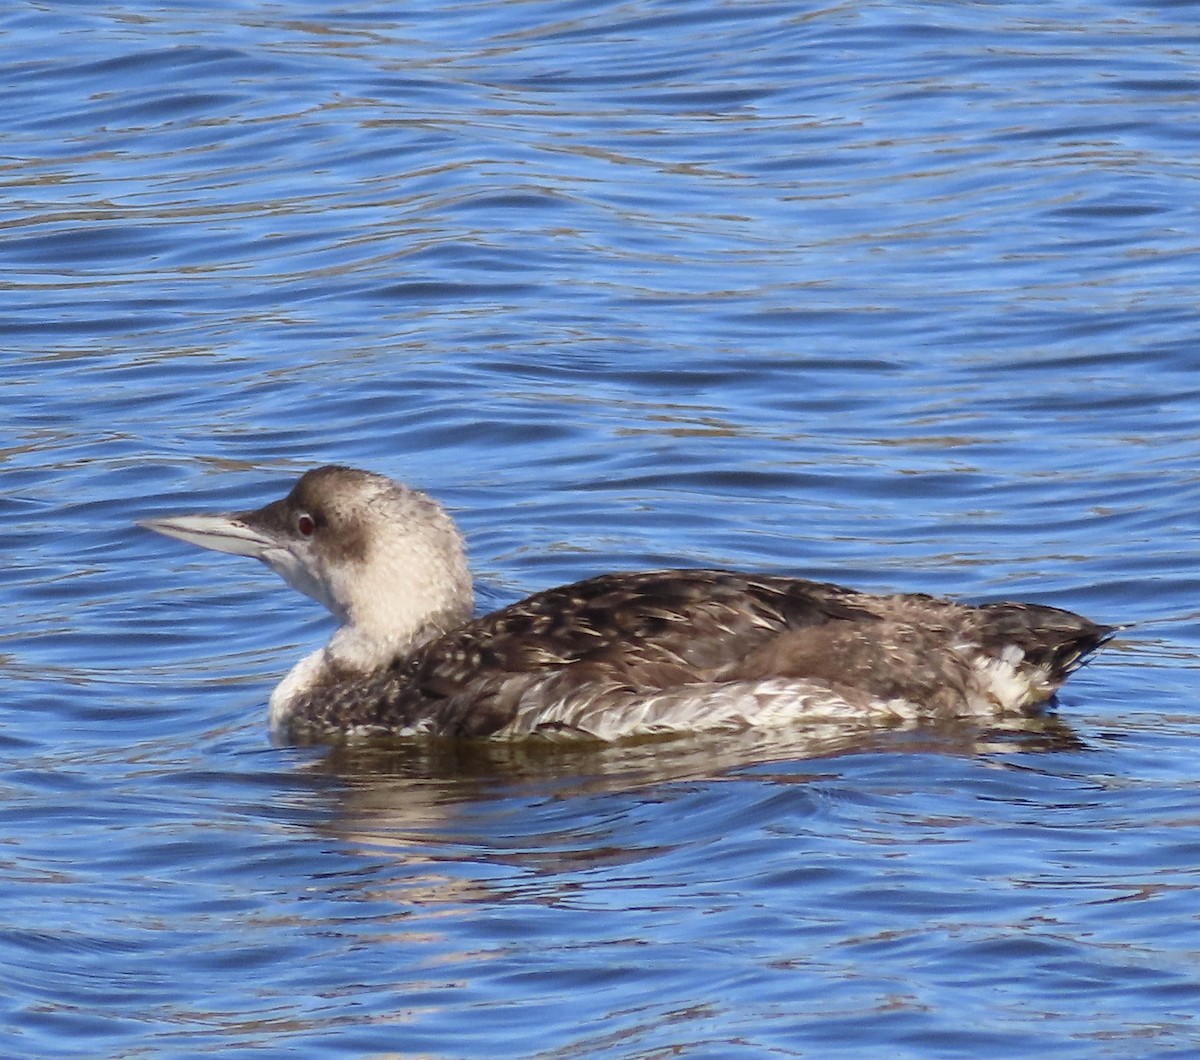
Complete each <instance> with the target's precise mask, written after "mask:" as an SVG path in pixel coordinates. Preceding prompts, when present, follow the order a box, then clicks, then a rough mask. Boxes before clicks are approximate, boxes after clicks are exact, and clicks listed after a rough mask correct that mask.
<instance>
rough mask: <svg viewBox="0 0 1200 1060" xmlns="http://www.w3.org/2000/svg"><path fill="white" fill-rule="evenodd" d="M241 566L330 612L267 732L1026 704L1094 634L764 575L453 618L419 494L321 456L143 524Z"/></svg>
mask: <svg viewBox="0 0 1200 1060" xmlns="http://www.w3.org/2000/svg"><path fill="white" fill-rule="evenodd" d="M141 525H142V526H144V527H146V528H148V529H150V530H155V531H157V532H158V533H161V534H166V535H168V536H170V537H175V538H179V539H180V540H182V541H186V542H188V543H190V544H193V545H198V546H200V547H201V548H209V549H215V550H216V551H218V552H228V553H232V554H233V555H238V556H252V557H253V558H255V559H258V560H261V561H262V562H264V563H265V564H266V565H267V566H268V567H270V568H271V569H272V570H273V571H275V573H277V574H279V575H280V576H281V577H282V578H283V579H284V581H286V582H287V583H288V584H289V585H291V586H293V587H294V588H296V589H299V590H300V592H302V593H305V594H306V595H308V596H311V597H312V598H313V599H314V600H316V601H318V602H319V603H321V604H323V605H324V606H325V607H326V608H328V609H329V610H330V611H331V612H332V613H333V614H334V616H335V617H336V618H337V619H338V622H339V626H338V629H337V630H336V632H335V633H334V634H333V636H332V638H331V639H330V641H329V643H328V644H327V645H326V646H325V647H323V648H321V649H319V650H318V651H315V652H313V653H312V654H311V655H308V656H307V657H305V658H304V659H302V660H301V661H300V662H299V663H297V664H296V665H295V666H294V667H293V668H292V670H291V671H290V672H289V673H288V674H287V676H286V677H284V679H283V681H282V682H281V683H280V684H279V686H278V687H277V688H276V689H275V690H274V692H273V693H272V694H271V698H270V702H269V720H270V725H271V728H272V731H273V732H274V733H275V734H276V735H277V736H282V737H284V738H291V739H295V740H314V739H315V740H318V741H329V740H335V741H336V740H339V739H342V738H345V737H349V736H356V735H369V734H389V735H398V736H406V735H416V734H422V733H429V734H440V735H446V736H455V737H498V738H517V737H523V736H527V735H530V734H534V733H541V734H546V735H551V734H558V733H563V734H579V735H584V736H591V737H595V738H599V739H603V740H613V739H619V738H622V737H626V736H634V735H639V734H654V733H666V732H676V731H678V732H683V731H693V732H694V731H700V730H711V729H733V728H744V727H749V726H766V725H780V724H786V723H788V722H802V721H804V720H805V719H809V718H811V719H814V720H830V719H834V720H841V719H847V720H852V719H860V720H876V719H877V720H879V721H880V722H881V723H886V722H888V721H889V720H892V721H896V722H902V721H906V722H912V721H917V720H920V719H922V718H953V717H963V718H979V719H985V718H995V717H997V716H1005V715H1010V716H1011V715H1021V714H1029V713H1032V712H1034V711H1035V710H1036V708H1038V707H1039V706H1040V705H1041V704H1044V703H1045V702H1046V701H1047V700H1048V699H1050V698H1051V697H1052V696H1053V695H1054V692H1055V691H1056V690H1057V689H1058V687H1059V686H1060V685H1061V684H1062V683H1063V681H1065V680H1066V678H1067V677H1068V675H1069V674H1071V673H1072V672H1073V671H1074V670H1075V669H1077V668H1078V667H1079V666H1080V665H1082V663H1083V662H1084V661H1085V660H1086V658H1087V657H1088V655H1089V654H1090V653H1091V652H1093V651H1094V650H1095V649H1096V648H1098V647H1099V646H1100V645H1101V644H1103V643H1104V642H1105V641H1106V640H1107V639H1108V638H1109V637H1111V636H1112V635H1113V633H1114V632H1115V628H1114V627H1110V626H1101V625H1097V624H1096V623H1094V622H1090V621H1088V620H1087V619H1086V618H1082V617H1080V616H1079V615H1076V614H1072V613H1071V612H1069V611H1063V610H1059V609H1058V608H1054V607H1045V606H1041V605H1038V604H1026V603H991V604H981V605H974V606H972V605H966V604H960V603H955V602H952V601H949V600H943V599H937V598H935V597H931V596H925V595H920V594H908V593H904V594H896V595H890V596H876V595H871V594H868V593H863V592H857V591H855V590H853V589H847V588H843V587H841V586H838V585H831V584H824V583H820V582H811V581H804V580H801V579H799V578H791V577H781V576H777V575H769V574H740V573H736V572H734V571H729V570H657V571H644V572H639V573H618V574H603V575H600V576H599V577H594V578H589V579H587V580H585V581H580V582H576V583H574V584H573V585H565V586H561V587H559V588H556V589H547V590H545V591H543V592H538V593H534V594H533V595H532V596H530V597H527V598H526V599H525V600H522V601H520V602H519V603H515V604H512V605H511V606H509V607H505V608H502V609H501V610H499V611H496V612H494V613H492V614H489V615H485V616H484V617H482V618H472V606H473V604H472V587H471V575H470V572H469V571H468V568H467V562H466V556H465V553H464V548H463V541H462V538H461V536H460V535H459V532H458V530H457V529H456V527H455V525H454V523H453V522H452V521H451V519H450V517H449V515H447V513H446V511H445V510H444V509H443V508H442V507H441V506H440V505H439V504H437V503H436V502H435V501H434V500H432V499H431V498H430V497H428V496H426V495H425V494H424V493H420V492H418V491H416V490H413V489H409V488H407V487H405V486H402V485H400V484H398V483H396V482H393V481H392V480H391V479H388V478H385V477H384V476H382V475H377V474H373V473H371V472H368V471H358V470H355V469H353V468H348V467H338V466H327V467H320V468H316V469H315V470H312V471H309V472H307V473H306V474H304V475H303V476H302V477H301V478H300V479H299V481H298V482H297V483H296V485H295V486H294V488H293V489H292V491H291V492H290V493H289V494H288V495H287V496H286V497H284V498H283V499H281V500H277V501H275V502H273V503H271V504H268V505H266V506H265V507H263V508H259V509H258V510H256V511H251V512H244V513H239V514H232V515H190V516H180V517H177V518H170V519H146V520H143V521H142V522H141Z"/></svg>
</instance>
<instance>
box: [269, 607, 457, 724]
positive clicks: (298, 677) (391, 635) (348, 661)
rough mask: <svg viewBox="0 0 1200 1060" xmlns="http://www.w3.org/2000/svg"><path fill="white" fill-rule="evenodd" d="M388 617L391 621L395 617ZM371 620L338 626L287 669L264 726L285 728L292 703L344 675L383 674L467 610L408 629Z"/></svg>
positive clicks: (447, 613) (428, 618)
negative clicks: (321, 644) (327, 640)
mask: <svg viewBox="0 0 1200 1060" xmlns="http://www.w3.org/2000/svg"><path fill="white" fill-rule="evenodd" d="M388 614H389V615H391V617H392V619H395V617H396V616H395V615H394V613H392V612H388ZM373 617H374V618H375V619H377V621H375V622H372V623H370V624H359V623H354V622H349V621H348V622H346V623H345V624H344V625H341V626H339V627H338V628H337V630H336V631H335V632H334V634H333V636H332V637H330V639H329V643H328V644H326V645H325V646H324V647H323V648H318V649H317V650H316V651H314V652H312V653H311V654H309V655H306V656H305V657H304V658H303V659H301V660H300V661H299V662H298V663H296V665H295V666H293V667H292V668H291V670H289V671H288V673H287V675H286V676H285V677H284V678H283V680H282V681H280V682H279V684H278V686H276V688H275V690H274V691H273V692H272V693H271V698H270V700H269V702H268V705H267V717H268V722H269V724H270V727H271V729H272V730H273V731H280V730H282V729H283V728H284V727H285V726H286V724H287V721H288V719H289V718H290V717H291V715H292V713H293V710H294V707H295V704H296V702H297V701H298V700H299V699H300V697H302V696H303V695H304V694H305V693H307V692H310V691H312V690H313V689H315V688H317V687H319V686H321V685H325V684H331V683H333V682H336V681H339V680H343V679H345V678H348V677H353V676H364V675H368V674H373V673H377V672H379V671H382V670H385V669H386V668H387V667H389V666H390V665H392V664H393V663H394V662H396V661H397V660H400V659H404V658H407V657H408V656H409V655H411V654H412V653H413V652H414V651H416V650H417V649H418V648H421V647H423V646H424V645H426V644H428V643H429V642H430V641H433V640H436V639H437V638H438V637H440V636H441V635H442V634H443V633H446V632H447V631H449V630H450V629H453V628H454V627H455V626H458V625H461V624H462V623H463V622H465V621H467V619H469V618H470V606H469V604H468V605H466V606H462V605H461V603H460V604H457V605H455V606H451V607H448V608H446V609H445V610H442V611H439V612H438V613H436V614H434V615H424V616H423V617H422V620H421V621H420V623H419V624H417V623H410V624H408V625H407V626H405V625H403V624H397V625H394V626H393V625H389V624H388V622H387V621H386V620H379V619H380V614H379V612H378V611H376V612H374V613H373Z"/></svg>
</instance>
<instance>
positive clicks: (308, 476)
mask: <svg viewBox="0 0 1200 1060" xmlns="http://www.w3.org/2000/svg"><path fill="white" fill-rule="evenodd" d="M140 525H141V526H144V527H145V528H146V529H148V530H154V531H156V532H157V533H160V534H166V535H167V536H168V537H174V538H178V539H179V540H180V541H186V542H188V543H189V544H192V545H197V546H199V547H200V548H208V549H214V550H215V551H217V552H228V553H230V554H232V555H235V556H250V557H252V558H254V559H257V560H261V561H262V562H263V563H265V564H266V565H267V566H268V567H270V568H271V569H272V570H273V571H274V572H275V573H276V574H278V575H279V576H280V577H281V578H283V580H284V581H286V582H287V583H288V584H289V585H291V586H292V587H293V588H295V589H298V590H299V591H300V592H302V593H304V594H305V595H307V596H311V597H312V598H313V599H314V600H316V601H318V602H319V603H321V604H323V605H324V606H325V607H326V608H328V609H329V610H330V611H331V612H332V613H333V614H334V615H335V616H336V617H337V619H338V621H339V622H340V623H341V624H342V629H340V630H339V631H338V635H336V636H335V638H334V641H333V642H331V645H330V647H331V648H333V649H337V647H338V645H339V643H340V645H341V648H342V651H341V652H340V653H339V654H342V655H344V656H346V658H345V660H344V661H346V662H348V663H354V664H356V665H359V666H368V665H373V664H378V663H379V662H381V661H383V659H384V658H386V656H387V655H389V654H391V653H394V652H397V651H400V652H403V651H409V650H411V649H412V648H414V647H416V646H417V645H419V644H421V643H424V642H425V641H428V640H430V639H432V638H433V637H435V636H438V635H439V634H441V633H443V632H445V631H446V630H448V629H452V628H453V627H455V626H457V625H459V624H461V623H462V622H465V621H466V620H467V619H468V618H470V616H471V607H472V602H471V601H472V592H471V576H470V573H469V572H468V569H467V562H466V556H465V554H464V550H463V542H462V537H461V536H460V535H459V532H458V530H457V529H456V528H455V526H454V523H453V521H452V520H451V519H450V516H449V515H448V514H447V513H446V511H445V510H444V509H443V508H442V507H441V506H440V505H439V504H438V503H437V502H436V501H434V500H432V499H431V498H430V497H428V496H426V495H425V494H424V493H421V492H419V491H417V490H413V489H409V488H407V487H405V486H402V485H400V484H399V483H397V482H393V481H392V480H391V479H389V478H385V477H384V476H383V475H376V474H373V473H371V472H369V471H358V470H355V469H354V468H348V467H338V466H327V467H319V468H316V469H314V470H312V471H308V472H306V473H305V474H304V475H303V476H301V478H300V479H299V481H298V482H297V483H296V485H295V486H294V487H293V488H292V491H291V492H290V493H289V494H288V495H287V496H286V497H284V498H282V499H281V500H277V501H274V502H272V503H271V504H268V505H266V506H265V507H262V508H258V509H256V510H254V511H250V512H239V513H236V514H227V515H184V516H176V517H173V518H168V519H144V520H141V521H140ZM355 656H357V657H358V658H357V659H355V658H354V657H355Z"/></svg>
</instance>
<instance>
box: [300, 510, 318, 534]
mask: <svg viewBox="0 0 1200 1060" xmlns="http://www.w3.org/2000/svg"><path fill="white" fill-rule="evenodd" d="M316 531H317V524H316V523H315V522H314V521H313V517H312V516H311V515H309V514H308V512H301V513H300V514H299V515H297V516H296V532H297V533H298V534H299V535H300V536H301V537H312V536H313V534H314V533H316Z"/></svg>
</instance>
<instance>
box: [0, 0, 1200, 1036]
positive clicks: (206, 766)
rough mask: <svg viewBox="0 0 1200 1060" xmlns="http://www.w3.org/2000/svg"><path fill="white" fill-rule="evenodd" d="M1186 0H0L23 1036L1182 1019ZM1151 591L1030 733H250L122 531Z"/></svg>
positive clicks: (1032, 1024)
mask: <svg viewBox="0 0 1200 1060" xmlns="http://www.w3.org/2000/svg"><path fill="white" fill-rule="evenodd" d="M1196 7H1197V5H1195V4H1194V3H1175V4H1171V5H1161V6H1153V5H1133V6H1130V5H1128V4H1116V3H1113V2H1094V3H1087V2H1068V3H1065V4H1058V5H1055V6H1053V7H1047V6H1046V5H1033V4H1026V3H1007V4H983V3H962V4H949V3H936V4H926V5H906V4H900V3H896V2H892V0H880V2H876V3H850V4H835V5H828V6H811V5H810V6H805V5H802V4H792V3H749V4H737V5H719V4H712V3H703V2H700V0H680V2H677V3H665V2H654V3H649V2H647V3H643V2H636V0H633V2H628V3H608V4H598V5H597V4H593V5H581V4H576V3H571V2H562V0H553V2H551V0H541V2H539V0H514V2H510V3H503V4H496V3H491V2H489V3H460V4H440V5H434V6H433V7H429V6H428V5H426V8H425V9H423V10H422V12H421V13H419V14H417V13H407V12H405V11H404V10H402V9H401V8H397V7H395V6H394V5H390V4H383V3H366V4H359V5H356V6H354V7H353V8H343V7H338V6H336V5H331V4H329V3H328V2H327V0H326V2H322V0H310V2H297V3H291V4H288V5H274V4H264V3H257V2H253V0H250V2H237V3H235V2H227V3H221V2H219V0H211V2H209V3H206V4H190V3H157V4H150V5H145V4H140V5H129V4H120V3H104V4H93V5H53V6H46V5H40V4H34V3H27V2H19V3H16V4H10V5H9V6H8V7H6V8H5V11H4V13H3V14H0V70H2V71H3V74H4V76H3V78H2V79H0V86H2V87H0V92H2V94H3V102H4V105H5V108H4V118H3V119H2V121H0V146H2V150H0V186H2V188H3V194H2V195H0V341H2V342H3V346H4V350H5V352H6V356H5V358H4V361H3V367H2V368H0V388H2V393H3V397H4V408H5V410H6V411H5V414H4V416H3V418H2V419H0V423H2V424H3V434H2V436H0V457H2V460H3V463H2V465H0V467H2V471H3V491H2V493H0V505H2V506H3V507H2V514H3V521H4V527H5V540H6V543H7V548H6V550H5V555H6V556H7V559H8V562H7V563H6V564H5V565H4V569H3V572H2V573H0V598H2V600H3V605H4V611H5V614H6V616H7V619H8V621H7V623H6V626H5V629H4V632H3V640H2V642H0V677H2V680H3V686H2V687H3V689H4V696H3V702H4V705H5V710H4V713H3V728H2V729H0V755H2V756H0V818H2V824H0V838H2V840H3V843H4V846H3V849H4V851H5V853H4V855H3V857H0V972H2V974H3V978H4V981H5V983H6V984H7V989H6V990H5V991H4V997H3V999H0V1014H2V1018H0V1048H2V1051H3V1052H4V1054H5V1055H8V1056H14V1057H16V1056H46V1055H55V1056H70V1055H78V1056H99V1055H111V1056H118V1055H119V1056H137V1055H199V1054H205V1053H216V1052H221V1053H223V1054H229V1055H232V1056H238V1055H249V1054H251V1053H256V1052H260V1051H270V1052H272V1053H281V1054H287V1053H296V1054H310V1053H313V1052H316V1051H320V1052H321V1053H322V1054H330V1055H334V1054H340V1055H347V1056H356V1057H357V1056H370V1055H383V1054H390V1055H406V1056H407V1055H415V1056H430V1057H443V1056H444V1057H454V1056H489V1057H492V1056H499V1055H506V1056H521V1057H530V1056H538V1057H554V1058H568V1057H592V1056H628V1057H646V1058H649V1057H658V1056H666V1055H672V1056H681V1055H682V1056H694V1057H707V1056H712V1057H717V1056H720V1057H729V1056H738V1055H745V1056H763V1055H777V1056H819V1057H837V1056H860V1055H864V1054H873V1053H884V1052H886V1054H887V1055H889V1056H899V1057H935V1056H947V1057H951V1056H963V1055H972V1056H977V1055H984V1056H986V1055H994V1056H1002V1057H1006V1058H1010V1057H1021V1056H1029V1057H1044V1056H1047V1055H1055V1056H1079V1057H1089V1058H1091V1057H1096V1056H1119V1057H1127V1056H1147V1057H1149V1056H1166V1055H1188V1054H1191V1053H1194V1052H1196V1051H1197V1050H1200V1028H1198V1026H1197V1013H1198V1012H1200V975H1198V973H1197V968H1198V967H1200V963H1198V961H1200V924H1198V920H1197V909H1198V908H1200V906H1198V904H1197V886H1198V884H1200V825H1198V818H1197V814H1196V799H1197V795H1198V794H1200V786H1198V781H1197V771H1196V767H1195V761H1196V754H1195V748H1196V746H1197V737H1198V736H1200V731H1198V730H1200V725H1198V719H1197V707H1196V704H1197V699H1198V697H1197V690H1198V688H1200V668H1198V661H1197V660H1198V650H1200V637H1198V632H1197V615H1198V609H1197V604H1196V600H1197V592H1198V589H1200V580H1198V578H1197V570H1198V569H1200V563H1198V558H1200V557H1198V550H1197V546H1196V517H1195V513H1196V511H1197V509H1198V508H1200V477H1198V475H1197V470H1196V469H1197V466H1198V456H1200V453H1198V450H1200V444H1198V442H1197V439H1198V438H1200V385H1198V383H1200V379H1198V375H1197V358H1196V349H1195V346H1196V335H1197V331H1198V328H1197V324H1198V313H1197V308H1196V307H1197V304H1198V298H1197V284H1196V276H1197V275H1198V274H1200V273H1198V272H1197V264H1198V262H1197V258H1198V255H1197V249H1198V242H1200V237H1198V236H1197V232H1200V224H1198V221H1200V218H1198V214H1197V188H1198V187H1200V184H1198V180H1200V165H1198V162H1197V159H1200V74H1198V70H1200V42H1198V38H1197V36H1196V31H1195V26H1196V23H1197V17H1196V16H1197V10H1196ZM329 461H338V462H343V463H349V464H352V465H357V466H364V467H369V468H372V469H375V470H378V471H382V472H385V473H388V474H392V475H395V476H397V477H400V478H404V479H406V480H408V481H410V482H412V483H414V484H416V485H419V486H422V487H424V488H426V489H428V490H430V491H431V492H433V493H434V494H435V495H437V496H438V497H439V498H441V499H442V500H444V501H445V502H446V503H447V504H448V505H450V506H451V507H452V508H453V509H454V510H455V512H456V515H457V516H458V518H459V520H460V522H461V524H462V525H463V527H464V530H465V531H466V533H467V535H468V539H469V544H470V551H471V558H472V562H473V565H474V568H475V570H476V572H477V575H478V578H479V600H480V605H481V606H482V607H492V606H498V605H500V604H502V603H505V602H508V601H510V600H513V599H515V598H517V597H518V596H520V595H521V594H522V593H525V592H529V591H533V590H535V589H538V588H542V587H545V586H549V585H552V584H556V583H559V582H562V581H566V580H570V579H573V578H578V577H584V576H587V575H590V574H594V573H597V572H600V571H604V570H610V569H617V568H628V567H641V566H648V565H666V564H680V565H708V564H722V565H731V566H735V567H739V568H747V569H768V570H777V571H787V572H793V573H799V574H803V575H806V576H809V577H815V578H823V579H834V580H838V581H842V582H846V583H850V584H854V585H858V586H861V587H864V588H868V589H876V590H890V589H896V590H913V591H930V592H937V593H949V594H954V595H960V596H963V597H966V598H972V599H979V598H988V599H995V598H999V597H1014V596H1015V597H1023V598H1027V599H1032V600H1037V601H1041V602H1046V603H1052V604H1056V605H1059V606H1064V607H1070V608H1073V609H1076V610H1079V611H1082V612H1084V613H1086V614H1088V615H1089V616H1091V617H1093V618H1095V619H1097V620H1099V621H1107V622H1119V623H1134V626H1133V627H1132V628H1131V629H1130V630H1128V631H1127V632H1126V634H1125V635H1124V636H1123V637H1122V638H1121V640H1120V641H1119V642H1118V643H1117V644H1115V645H1113V646H1112V647H1111V648H1110V649H1109V650H1108V651H1107V652H1106V653H1105V654H1104V656H1103V657H1102V658H1101V659H1100V660H1098V661H1097V662H1096V663H1095V664H1093V665H1092V666H1091V667H1089V668H1088V669H1086V670H1085V671H1083V672H1081V673H1080V674H1078V675H1077V676H1076V677H1075V678H1074V679H1073V680H1072V682H1071V683H1070V684H1069V685H1068V686H1067V689H1066V690H1065V692H1064V694H1063V695H1062V697H1061V701H1060V703H1059V705H1058V707H1057V710H1056V711H1055V712H1054V713H1053V714H1052V715H1051V716H1050V717H1048V718H1046V719H1043V720H1040V721H1038V722H1036V723H1033V724H1031V725H1030V726H1029V727H1028V728H1027V729H1026V730H1025V731H1018V732H1012V731H999V730H994V731H979V730H967V729H964V728H940V729H939V728H930V729H923V730H920V731H915V732H901V731H854V730H851V729H848V728H847V729H844V730H841V731H838V730H831V729H827V728H823V729H819V730H816V729H815V730H810V731H804V730H802V729H800V730H797V731H790V732H786V733H772V734H749V735H745V736H741V737H737V738H728V737H727V738H711V737H710V738H704V739H700V738H697V739H694V740H678V741H671V742H668V743H650V744H642V745H632V746H616V747H581V748H540V749H539V748H508V749H496V748H491V749H480V748H475V749H471V748H445V747H442V748H438V747H433V748H429V747H425V748H422V747H400V748H386V749H377V750H375V751H372V752H354V753H352V752H348V751H340V752H333V753H330V752H324V751H321V750H320V749H317V748H289V747H274V746H272V745H271V744H270V742H269V741H268V739H267V736H266V731H265V708H264V704H265V701H266V697H267V695H268V694H269V691H270V688H271V687H272V685H273V683H274V682H275V681H276V680H277V679H278V677H279V675H280V674H281V673H282V672H283V671H284V670H286V669H287V667H288V666H289V665H290V664H291V662H292V661H294V660H295V659H296V658H297V657H298V656H299V655H300V654H301V653H302V652H304V651H307V650H311V647H312V646H313V645H315V644H318V643H320V641H321V640H322V638H324V637H325V636H327V635H328V632H329V623H328V620H327V618H326V617H324V616H323V615H321V614H320V613H319V610H318V609H317V608H316V607H315V605H311V604H310V603H309V602H307V601H304V600H301V599H300V598H298V597H296V596H295V595H294V594H291V593H290V592H288V591H287V590H285V589H284V588H283V587H282V586H279V585H277V584H276V583H275V581H274V580H273V579H272V577H271V576H270V575H269V574H268V573H267V572H266V571H264V570H262V569H260V568H258V567H256V566H254V565H251V564H248V563H245V562H240V561H237V560H235V559H232V558H230V557H220V556H216V555H206V554H201V553H194V552H189V551H187V550H185V549H184V548H182V547H180V546H176V545H174V544H172V543H169V542H166V541H164V540H162V539H159V538H154V537H152V536H151V535H149V534H144V533H141V532H139V531H138V530H137V529H136V528H135V527H134V526H133V520H134V519H136V518H138V517H146V516H152V515H154V514H159V513H165V512H169V511H170V512H177V511H188V510H205V509H212V510H219V509H228V508H244V507H247V506H250V505H256V504H260V503H263V502H265V501H266V500H268V499H271V498H272V497H274V496H275V495H276V494H277V492H278V491H279V490H280V489H282V488H284V487H285V486H286V484H287V482H288V481H290V480H291V479H292V478H293V477H294V476H295V475H296V474H297V473H298V472H299V471H301V470H303V469H305V468H307V467H310V466H313V465H315V464H319V463H322V462H329Z"/></svg>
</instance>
